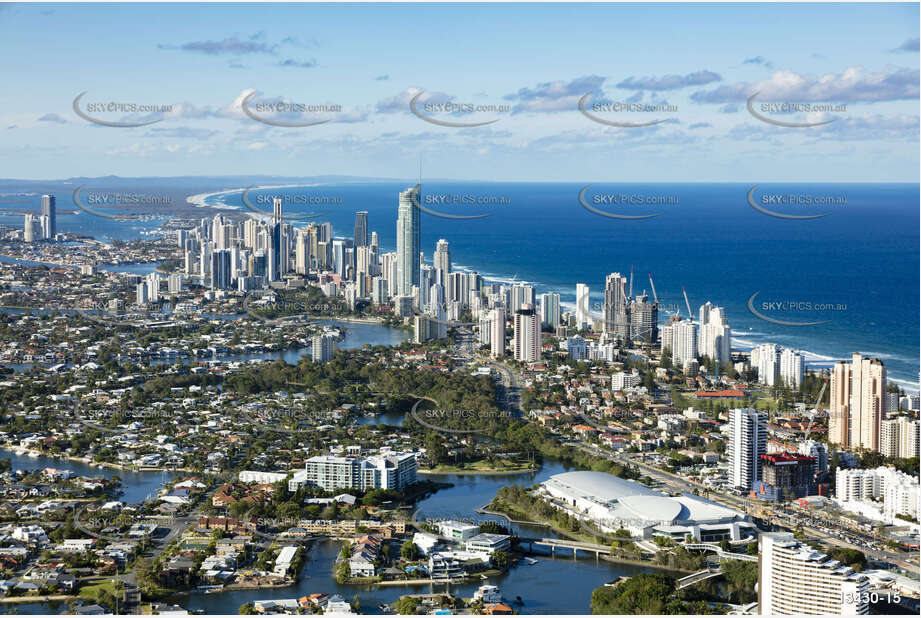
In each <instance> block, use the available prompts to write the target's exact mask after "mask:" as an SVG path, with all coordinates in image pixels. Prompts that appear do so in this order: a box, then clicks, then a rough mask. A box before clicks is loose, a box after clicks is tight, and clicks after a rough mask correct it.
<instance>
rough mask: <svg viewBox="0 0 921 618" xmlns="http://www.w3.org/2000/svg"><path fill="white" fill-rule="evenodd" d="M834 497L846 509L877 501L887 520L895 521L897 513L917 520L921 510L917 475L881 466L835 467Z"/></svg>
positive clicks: (920, 489)
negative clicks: (849, 468) (863, 467)
mask: <svg viewBox="0 0 921 618" xmlns="http://www.w3.org/2000/svg"><path fill="white" fill-rule="evenodd" d="M835 498H836V499H837V501H838V503H839V504H840V505H841V506H842V507H843V508H845V509H849V510H855V509H856V508H858V505H859V504H860V503H866V502H870V501H881V502H882V508H881V509H879V511H880V513H881V514H882V516H883V517H884V519H885V520H886V521H887V522H889V523H895V520H896V516H897V515H905V516H908V517H911V518H913V519H918V513H919V509H921V506H919V502H921V487H919V480H918V477H913V476H911V475H909V474H905V473H904V472H900V471H898V470H896V469H895V468H887V467H884V466H880V467H879V468H872V469H869V470H861V469H852V470H845V469H839V470H838V471H837V473H836V474H835Z"/></svg>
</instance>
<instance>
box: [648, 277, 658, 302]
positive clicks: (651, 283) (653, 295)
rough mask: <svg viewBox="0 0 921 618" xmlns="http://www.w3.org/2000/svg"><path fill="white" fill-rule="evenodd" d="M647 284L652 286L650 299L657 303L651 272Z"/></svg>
mask: <svg viewBox="0 0 921 618" xmlns="http://www.w3.org/2000/svg"><path fill="white" fill-rule="evenodd" d="M649 286H650V287H651V288H652V300H654V301H655V303H656V304H657V305H658V304H659V297H658V296H656V284H655V283H653V282H652V273H649Z"/></svg>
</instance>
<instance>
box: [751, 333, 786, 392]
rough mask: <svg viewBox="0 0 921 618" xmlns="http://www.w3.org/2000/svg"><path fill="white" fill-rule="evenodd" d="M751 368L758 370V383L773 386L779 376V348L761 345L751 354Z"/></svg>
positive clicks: (765, 344) (769, 344) (773, 345)
mask: <svg viewBox="0 0 921 618" xmlns="http://www.w3.org/2000/svg"><path fill="white" fill-rule="evenodd" d="M751 362H752V367H757V368H758V381H759V382H761V383H762V384H766V385H768V386H774V383H775V382H777V378H778V376H780V346H778V345H777V344H774V343H761V344H759V345H758V347H757V348H755V349H753V350H752V352H751Z"/></svg>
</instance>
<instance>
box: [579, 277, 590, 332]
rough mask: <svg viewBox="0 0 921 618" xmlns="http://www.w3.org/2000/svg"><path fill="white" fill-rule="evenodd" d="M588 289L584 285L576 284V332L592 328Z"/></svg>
mask: <svg viewBox="0 0 921 618" xmlns="http://www.w3.org/2000/svg"><path fill="white" fill-rule="evenodd" d="M589 293H590V290H589V287H588V286H587V285H585V284H584V283H577V284H576V330H582V329H585V328H591V327H592V322H593V320H592V312H591V300H590V298H589Z"/></svg>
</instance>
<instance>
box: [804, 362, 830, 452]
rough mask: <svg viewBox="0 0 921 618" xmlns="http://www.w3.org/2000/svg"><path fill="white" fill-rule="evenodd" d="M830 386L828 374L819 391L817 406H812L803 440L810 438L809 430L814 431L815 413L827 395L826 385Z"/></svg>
mask: <svg viewBox="0 0 921 618" xmlns="http://www.w3.org/2000/svg"><path fill="white" fill-rule="evenodd" d="M826 386H828V376H826V377H825V381H824V382H822V390H820V391H819V396H818V397H816V400H815V406H813V408H812V414H811V415H810V416H809V424H808V425H806V435H805V436H803V441H804V442H805V441H806V440H808V439H809V432H810V431H812V421H814V420H815V415H816V414H818V412H819V406H820V405H821V404H822V397H823V396H824V395H825V387H826Z"/></svg>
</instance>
